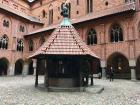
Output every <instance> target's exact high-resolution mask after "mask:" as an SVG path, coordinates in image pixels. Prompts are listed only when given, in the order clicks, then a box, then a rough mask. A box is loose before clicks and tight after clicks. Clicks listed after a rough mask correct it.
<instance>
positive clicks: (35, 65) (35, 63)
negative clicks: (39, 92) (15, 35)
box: [33, 59, 37, 75]
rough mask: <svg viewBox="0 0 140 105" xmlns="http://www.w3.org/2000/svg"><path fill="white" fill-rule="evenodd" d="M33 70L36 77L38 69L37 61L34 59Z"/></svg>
mask: <svg viewBox="0 0 140 105" xmlns="http://www.w3.org/2000/svg"><path fill="white" fill-rule="evenodd" d="M33 68H34V73H33V75H36V68H37V60H36V59H33Z"/></svg>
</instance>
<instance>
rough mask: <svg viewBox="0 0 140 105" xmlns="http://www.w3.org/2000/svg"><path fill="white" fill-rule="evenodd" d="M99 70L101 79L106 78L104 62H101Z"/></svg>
mask: <svg viewBox="0 0 140 105" xmlns="http://www.w3.org/2000/svg"><path fill="white" fill-rule="evenodd" d="M101 68H102V78H106V62H105V61H101Z"/></svg>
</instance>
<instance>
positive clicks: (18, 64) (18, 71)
mask: <svg viewBox="0 0 140 105" xmlns="http://www.w3.org/2000/svg"><path fill="white" fill-rule="evenodd" d="M23 63H24V61H23V60H22V59H19V60H17V61H16V63H15V75H22V70H23Z"/></svg>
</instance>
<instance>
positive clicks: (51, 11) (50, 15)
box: [49, 9, 53, 25]
mask: <svg viewBox="0 0 140 105" xmlns="http://www.w3.org/2000/svg"><path fill="white" fill-rule="evenodd" d="M52 23H53V9H51V10H49V25H50V24H52Z"/></svg>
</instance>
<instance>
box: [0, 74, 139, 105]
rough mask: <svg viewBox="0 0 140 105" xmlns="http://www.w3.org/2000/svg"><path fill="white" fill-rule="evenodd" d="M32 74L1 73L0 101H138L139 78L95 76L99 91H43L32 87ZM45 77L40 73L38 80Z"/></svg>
mask: <svg viewBox="0 0 140 105" xmlns="http://www.w3.org/2000/svg"><path fill="white" fill-rule="evenodd" d="M34 80H35V77H34V76H25V77H24V76H14V77H0V105H140V82H139V81H131V80H121V79H115V80H114V81H113V82H110V81H109V80H108V79H94V83H95V84H94V85H101V86H103V87H104V90H103V91H102V92H101V93H98V94H93V93H89V92H46V91H44V90H41V89H37V88H35V87H34ZM43 82H44V77H43V76H39V84H42V83H43Z"/></svg>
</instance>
